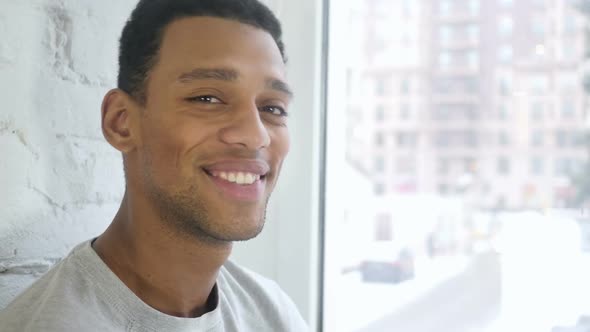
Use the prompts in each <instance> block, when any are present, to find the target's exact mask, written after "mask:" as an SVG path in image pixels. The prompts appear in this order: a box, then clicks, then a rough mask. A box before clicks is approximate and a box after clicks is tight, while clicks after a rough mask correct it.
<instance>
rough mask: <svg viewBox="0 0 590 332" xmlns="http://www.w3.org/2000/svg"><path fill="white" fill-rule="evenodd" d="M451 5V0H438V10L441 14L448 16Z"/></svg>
mask: <svg viewBox="0 0 590 332" xmlns="http://www.w3.org/2000/svg"><path fill="white" fill-rule="evenodd" d="M452 6H453V1H452V0H441V1H439V7H438V12H439V13H440V15H441V16H448V15H449V14H450V13H451V10H452Z"/></svg>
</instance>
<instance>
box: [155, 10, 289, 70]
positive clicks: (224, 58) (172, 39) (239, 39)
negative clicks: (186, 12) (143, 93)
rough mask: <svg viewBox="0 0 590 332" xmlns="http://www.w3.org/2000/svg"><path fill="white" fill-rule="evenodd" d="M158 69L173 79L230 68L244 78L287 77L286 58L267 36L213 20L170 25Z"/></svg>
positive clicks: (188, 20) (251, 28) (237, 24)
mask: <svg viewBox="0 0 590 332" xmlns="http://www.w3.org/2000/svg"><path fill="white" fill-rule="evenodd" d="M155 67H156V68H154V69H159V70H160V71H161V72H162V73H163V74H166V75H170V76H171V77H172V76H174V75H178V74H179V73H181V72H183V71H186V69H187V68H195V67H231V68H235V69H236V70H237V71H238V72H239V73H240V74H241V75H248V74H253V75H254V74H258V75H263V76H267V77H277V78H283V77H284V75H285V65H284V62H283V58H282V56H281V53H280V51H279V48H278V46H277V45H276V43H275V41H274V39H273V38H272V36H271V35H270V34H269V33H268V32H266V31H264V30H262V29H259V28H256V27H254V26H251V25H247V24H244V23H240V22H237V21H233V20H228V19H221V18H214V17H190V18H182V19H178V20H176V21H174V22H172V23H171V24H170V25H168V27H166V29H165V30H164V34H163V38H162V42H161V46H160V51H159V56H158V64H157V65H156V66H155Z"/></svg>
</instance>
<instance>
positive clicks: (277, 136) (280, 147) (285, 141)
mask: <svg viewBox="0 0 590 332" xmlns="http://www.w3.org/2000/svg"><path fill="white" fill-rule="evenodd" d="M272 144H273V146H274V148H275V151H276V154H277V157H279V159H281V160H282V159H284V158H285V156H286V155H287V153H289V149H290V148H291V138H290V136H289V130H288V129H287V128H286V127H282V128H279V129H278V130H276V131H275V132H274V134H273V136H272Z"/></svg>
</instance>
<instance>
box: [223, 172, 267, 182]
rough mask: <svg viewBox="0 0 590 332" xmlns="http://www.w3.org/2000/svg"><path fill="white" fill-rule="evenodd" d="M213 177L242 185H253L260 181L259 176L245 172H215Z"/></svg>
mask: <svg viewBox="0 0 590 332" xmlns="http://www.w3.org/2000/svg"><path fill="white" fill-rule="evenodd" d="M213 176H216V177H219V178H222V179H224V180H226V181H229V182H233V183H237V184H241V185H248V184H252V183H254V182H256V181H257V180H258V179H260V175H258V174H254V173H244V172H214V173H213Z"/></svg>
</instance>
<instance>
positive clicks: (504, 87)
mask: <svg viewBox="0 0 590 332" xmlns="http://www.w3.org/2000/svg"><path fill="white" fill-rule="evenodd" d="M498 90H499V93H500V95H501V96H508V95H509V94H510V93H511V92H512V79H510V77H506V76H503V77H500V81H499V83H498Z"/></svg>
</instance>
